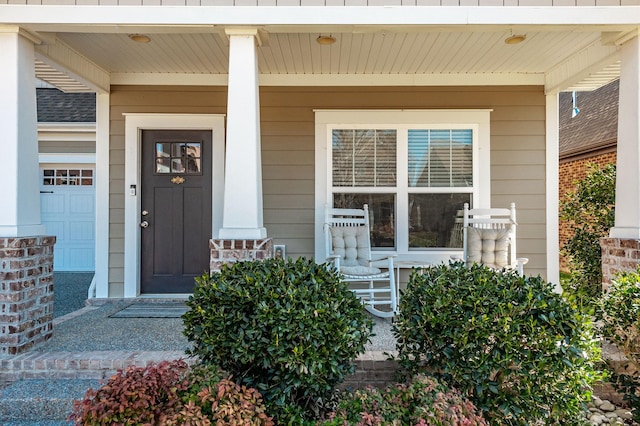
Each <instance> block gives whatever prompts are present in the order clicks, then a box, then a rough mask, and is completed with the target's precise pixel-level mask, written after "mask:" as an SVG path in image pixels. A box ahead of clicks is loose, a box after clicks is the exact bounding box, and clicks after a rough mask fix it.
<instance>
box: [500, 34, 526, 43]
mask: <svg viewBox="0 0 640 426" xmlns="http://www.w3.org/2000/svg"><path fill="white" fill-rule="evenodd" d="M526 39H527V36H526V35H525V34H514V35H512V36H509V37H507V38H505V39H504V42H505V44H518V43H522V42H523V41H525V40H526Z"/></svg>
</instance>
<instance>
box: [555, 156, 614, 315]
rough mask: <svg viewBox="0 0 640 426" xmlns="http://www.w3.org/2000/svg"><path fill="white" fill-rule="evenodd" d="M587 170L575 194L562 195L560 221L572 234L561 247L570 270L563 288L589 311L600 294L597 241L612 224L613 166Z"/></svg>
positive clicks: (577, 185) (593, 167)
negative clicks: (565, 224)
mask: <svg viewBox="0 0 640 426" xmlns="http://www.w3.org/2000/svg"><path fill="white" fill-rule="evenodd" d="M588 167H589V172H588V174H587V176H586V177H585V178H584V179H582V180H580V181H578V182H576V189H575V191H573V192H570V193H567V194H565V195H564V197H563V199H562V202H561V206H560V218H561V219H562V220H565V221H567V222H568V224H569V228H570V232H571V234H572V236H571V238H569V240H568V241H567V243H566V244H565V245H564V247H563V248H562V253H563V254H564V255H566V256H567V257H568V263H569V266H570V269H571V275H570V278H569V279H568V280H566V281H565V282H563V289H564V290H565V292H566V293H567V296H569V297H570V298H571V299H572V301H574V302H575V303H576V304H577V305H578V306H580V307H581V308H584V309H585V310H587V311H589V312H590V311H592V310H593V307H594V304H595V302H596V301H597V300H598V298H599V297H600V295H601V294H602V256H601V253H600V251H601V249H600V238H602V237H606V236H607V235H608V233H609V230H610V229H611V227H613V225H614V219H615V216H614V209H613V207H614V205H615V196H616V195H615V194H616V167H615V165H614V164H608V165H606V166H604V167H603V168H602V169H600V168H598V166H597V165H596V164H589V165H588Z"/></svg>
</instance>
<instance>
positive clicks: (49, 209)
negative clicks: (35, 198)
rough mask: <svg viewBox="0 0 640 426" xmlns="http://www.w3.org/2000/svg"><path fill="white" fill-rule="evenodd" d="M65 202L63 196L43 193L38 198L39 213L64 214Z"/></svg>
mask: <svg viewBox="0 0 640 426" xmlns="http://www.w3.org/2000/svg"><path fill="white" fill-rule="evenodd" d="M65 200H66V197H65V195H64V194H55V193H53V194H47V193H43V194H42V196H41V197H40V212H41V213H42V214H56V213H64V210H65Z"/></svg>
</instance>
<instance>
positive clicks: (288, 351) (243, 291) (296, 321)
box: [183, 258, 372, 424]
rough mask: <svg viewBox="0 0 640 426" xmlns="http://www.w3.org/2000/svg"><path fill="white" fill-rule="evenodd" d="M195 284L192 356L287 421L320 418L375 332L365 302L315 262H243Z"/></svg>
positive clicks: (188, 317)
mask: <svg viewBox="0 0 640 426" xmlns="http://www.w3.org/2000/svg"><path fill="white" fill-rule="evenodd" d="M196 281H197V284H196V287H195V289H194V293H193V296H191V297H190V298H189V300H188V301H187V306H188V307H189V308H190V309H189V310H188V311H187V313H186V314H185V315H184V316H183V320H184V324H185V331H184V333H185V335H186V336H187V338H188V340H189V341H191V342H192V343H193V349H191V350H190V352H189V353H190V354H191V355H197V356H198V357H199V358H200V359H201V360H202V361H203V362H205V363H210V364H214V365H217V366H219V367H221V368H222V369H224V370H225V371H228V372H229V373H231V374H232V375H233V377H234V380H236V381H237V382H238V383H240V384H243V385H247V386H250V387H254V388H256V389H258V390H259V391H260V392H261V393H262V395H263V396H264V400H265V404H266V405H267V407H268V409H269V413H270V414H273V415H274V417H275V419H276V421H278V422H279V423H282V424H287V423H292V422H301V421H302V419H303V418H312V417H313V416H314V415H317V412H318V411H317V410H318V407H319V406H320V405H321V404H320V403H321V401H322V400H323V399H325V398H327V397H329V396H330V394H331V393H332V391H333V390H334V388H335V386H336V385H337V384H338V383H340V382H341V381H342V380H343V379H344V377H345V376H346V375H348V374H350V373H352V372H353V370H354V366H353V360H354V359H355V358H356V356H357V355H358V354H360V353H362V352H364V349H365V344H366V343H367V342H368V340H369V336H370V335H371V328H372V321H371V320H370V318H369V317H368V316H367V314H366V313H365V310H364V309H363V307H362V304H361V303H360V301H359V300H358V299H357V298H356V297H355V296H354V295H353V293H352V292H351V291H349V290H348V288H347V285H346V284H345V283H344V282H343V281H342V280H341V278H340V276H339V275H338V274H337V273H336V272H334V271H332V270H330V269H329V268H327V267H326V266H325V265H318V264H316V263H314V262H313V261H312V260H307V259H304V258H300V259H297V260H295V261H294V260H291V259H287V260H282V259H270V260H266V261H247V262H238V263H235V264H233V266H225V267H223V268H222V270H221V271H220V272H215V273H213V274H211V275H210V276H208V275H205V276H202V277H200V278H199V279H197V280H196Z"/></svg>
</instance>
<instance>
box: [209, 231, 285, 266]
mask: <svg viewBox="0 0 640 426" xmlns="http://www.w3.org/2000/svg"><path fill="white" fill-rule="evenodd" d="M209 248H210V252H211V253H210V259H209V267H210V269H211V271H219V270H220V269H221V268H222V265H225V264H226V265H231V264H233V263H235V262H240V261H243V260H264V259H271V258H272V257H273V239H272V238H264V239H258V240H210V241H209Z"/></svg>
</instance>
